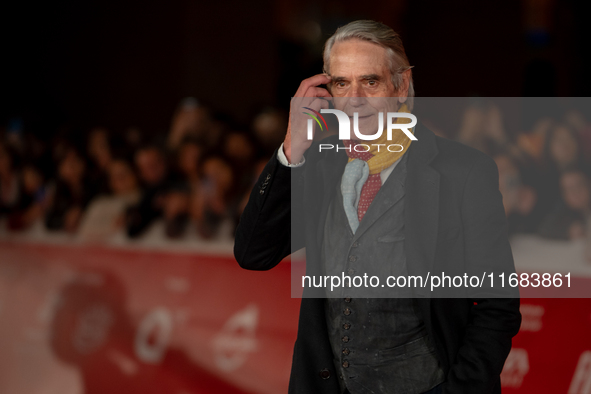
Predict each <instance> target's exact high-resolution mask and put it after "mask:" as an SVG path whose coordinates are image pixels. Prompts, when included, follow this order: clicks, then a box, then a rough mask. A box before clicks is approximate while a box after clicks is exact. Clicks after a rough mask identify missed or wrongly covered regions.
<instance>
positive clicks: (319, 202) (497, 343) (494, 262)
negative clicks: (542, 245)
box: [234, 125, 521, 394]
mask: <svg viewBox="0 0 591 394" xmlns="http://www.w3.org/2000/svg"><path fill="white" fill-rule="evenodd" d="M415 135H416V136H417V138H418V141H415V142H413V143H412V144H411V146H410V148H409V150H408V151H407V153H406V154H407V155H409V157H408V164H407V166H408V173H407V179H406V186H405V187H406V203H405V212H404V217H405V240H404V249H405V253H406V261H407V266H408V269H409V273H411V274H412V273H413V272H427V271H429V270H430V271H431V272H437V271H439V272H440V271H447V272H450V271H454V270H455V271H457V267H464V268H465V270H466V271H470V270H474V271H478V270H479V271H480V272H483V271H486V272H492V271H496V272H499V271H504V272H514V266H513V257H512V253H511V248H510V245H509V241H508V237H507V228H506V219H505V213H504V209H503V205H502V197H501V194H500V192H499V189H498V170H497V167H496V165H495V163H494V161H493V160H492V159H491V158H489V157H488V156H486V155H485V154H483V153H481V152H479V151H477V150H475V149H472V148H469V147H467V146H464V145H462V144H460V143H457V142H454V141H450V140H447V139H444V138H440V137H437V136H435V135H434V134H433V133H432V132H431V131H430V130H428V129H426V128H425V127H423V126H421V125H419V126H417V130H416V132H415ZM327 140H328V141H327ZM327 140H325V141H323V142H324V143H332V144H335V145H336V144H337V143H339V142H338V140H337V139H336V136H333V137H329V138H328V139H327ZM341 146H342V143H341ZM346 162H347V156H346V154H345V152H344V151H342V150H341V151H339V152H336V150H332V151H328V152H327V151H324V152H323V153H318V147H317V145H312V147H311V148H310V149H309V150H308V151H307V152H306V163H305V164H304V165H303V166H302V167H299V168H288V167H285V166H283V165H281V163H279V161H278V160H277V153H275V155H274V156H273V158H271V160H270V161H269V163H268V164H267V165H266V167H265V169H264V170H263V172H262V174H261V176H260V179H259V181H258V183H257V186H256V187H255V188H254V190H253V191H252V193H251V195H250V200H249V202H248V205H247V207H246V209H245V210H244V213H243V214H242V218H241V221H240V224H239V226H238V228H237V232H236V240H235V245H234V255H235V257H236V260H237V261H238V263H239V264H240V266H241V267H243V268H246V269H251V270H268V269H270V268H273V267H274V266H275V265H277V264H278V263H279V262H280V261H281V260H282V259H283V258H284V257H286V256H287V255H289V254H290V253H292V252H293V251H295V250H297V249H300V248H302V247H304V246H305V247H306V261H307V263H306V274H307V275H319V274H321V272H322V271H321V267H320V265H319V264H317V262H319V261H320V250H321V248H320V246H321V243H322V228H323V225H324V222H325V218H326V214H327V210H328V206H329V203H330V200H331V198H332V196H333V195H334V193H331V191H333V190H335V187H336V183H337V182H338V181H339V179H340V177H341V175H342V173H343V170H344V166H345V165H346ZM292 183H293V184H294V186H293V191H292ZM304 208H305V209H304ZM292 228H296V229H303V231H300V230H298V231H297V233H296V234H292V233H291V232H292ZM308 290H309V289H304V292H305V294H304V295H305V296H309V295H310V293H308V294H306V292H307V291H308ZM418 302H419V306H420V310H419V313H420V315H421V318H422V320H423V321H424V323H425V326H426V328H427V332H428V334H429V335H430V337H431V338H432V339H433V341H434V343H435V346H436V349H437V354H438V357H439V359H440V361H441V364H442V367H443V369H444V372H445V374H446V381H445V383H444V385H443V387H444V388H443V392H444V393H470V394H475V393H478V394H486V393H500V392H501V388H500V378H499V375H500V373H501V370H502V368H503V364H504V362H505V359H506V357H507V355H508V353H509V351H510V349H511V339H512V337H513V336H514V335H515V334H517V332H518V330H519V327H520V324H521V314H520V313H519V298H518V295H517V296H516V297H515V298H491V297H487V296H483V295H482V294H478V293H475V294H473V295H471V296H470V297H466V298H428V297H424V298H418ZM324 314H325V309H324V300H323V299H321V298H303V299H302V303H301V309H300V319H299V327H298V336H297V340H296V344H295V348H294V355H293V364H292V371H291V379H290V389H289V392H290V393H298V394H316V393H330V394H332V393H335V394H336V393H338V390H339V389H338V387H339V386H338V383H337V381H336V379H338V376H336V373H335V370H334V366H333V355H332V350H331V347H330V344H329V339H328V334H327V327H326V320H325V316H324Z"/></svg>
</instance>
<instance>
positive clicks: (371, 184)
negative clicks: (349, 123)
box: [343, 140, 382, 222]
mask: <svg viewBox="0 0 591 394" xmlns="http://www.w3.org/2000/svg"><path fill="white" fill-rule="evenodd" d="M343 143H344V144H345V147H346V148H347V149H346V152H347V156H349V158H352V159H359V160H363V161H365V162H367V161H368V160H369V159H371V158H372V157H373V155H372V154H371V153H369V152H364V151H363V150H364V149H363V148H361V149H359V150H360V151H361V152H357V151H356V150H355V145H357V142H356V141H351V140H345V141H343ZM381 187H382V178H381V176H380V173H379V172H378V173H376V174H370V175H369V177H368V178H367V181H365V183H364V184H363V188H362V189H361V195H360V197H359V204H358V205H357V218H358V219H359V222H361V219H363V216H365V213H366V212H367V210H368V209H369V206H370V205H371V203H372V201H373V199H374V198H375V197H376V195H377V194H378V192H379V191H380V188H381Z"/></svg>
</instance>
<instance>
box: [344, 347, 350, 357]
mask: <svg viewBox="0 0 591 394" xmlns="http://www.w3.org/2000/svg"><path fill="white" fill-rule="evenodd" d="M349 353H351V351H350V350H349V348H344V349H343V354H344V355H345V356H348V355H349Z"/></svg>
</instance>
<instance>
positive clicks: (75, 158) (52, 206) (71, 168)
mask: <svg viewBox="0 0 591 394" xmlns="http://www.w3.org/2000/svg"><path fill="white" fill-rule="evenodd" d="M85 173H86V163H85V162H84V159H83V158H82V157H81V156H80V154H79V153H78V151H76V149H74V148H69V149H67V150H66V152H65V154H64V156H63V158H62V159H61V160H60V161H59V164H58V173H57V176H58V177H57V180H56V182H55V185H54V189H53V193H52V194H51V197H50V200H49V201H50V202H49V207H48V212H47V214H46V216H45V225H46V227H47V228H48V229H49V230H65V231H67V232H69V233H74V232H75V231H76V229H77V228H78V224H79V222H80V218H81V217H82V212H83V210H84V208H86V205H87V204H88V202H89V201H90V199H91V197H92V195H93V189H92V187H91V185H90V184H88V182H87V181H86V178H85Z"/></svg>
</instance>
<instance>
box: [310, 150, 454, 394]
mask: <svg viewBox="0 0 591 394" xmlns="http://www.w3.org/2000/svg"><path fill="white" fill-rule="evenodd" d="M405 159H406V158H405V157H403V159H402V160H401V161H400V163H399V164H398V165H397V166H396V168H394V171H393V172H392V173H391V174H390V176H389V177H388V179H387V181H386V182H385V183H384V185H383V186H382V188H381V189H380V191H379V193H378V194H377V196H376V198H375V199H374V201H373V202H372V204H371V206H370V208H369V210H368V211H367V213H366V215H365V216H364V218H363V220H362V221H361V223H360V226H359V228H358V230H357V232H356V234H355V235H353V234H352V232H351V229H350V227H349V224H348V221H347V217H346V214H345V211H344V209H343V198H342V195H341V192H340V182H339V184H338V191H337V193H335V197H334V199H333V201H332V202H331V204H330V207H329V210H328V216H327V219H326V225H325V228H324V242H323V256H322V258H323V264H324V269H325V273H326V275H338V276H342V275H343V272H345V273H346V274H347V275H350V276H352V277H353V276H355V275H363V274H364V273H367V274H368V275H370V276H371V275H379V276H381V280H385V277H386V276H387V275H407V270H406V258H405V253H404V248H403V246H404V245H403V244H404V243H403V242H402V241H403V240H404V181H405V178H406V160H405ZM368 226H369V227H368ZM364 291H366V292H365V293H364ZM392 291H395V290H392ZM367 294H369V293H367V290H364V289H363V287H362V288H354V287H353V288H345V289H339V290H336V291H335V292H333V293H331V294H330V297H331V298H327V302H326V319H327V324H328V332H329V339H330V342H331V346H332V350H333V354H334V356H335V357H334V362H335V367H336V370H337V372H338V373H337V375H339V378H340V379H339V384H340V386H341V392H342V391H344V389H345V388H348V389H349V391H350V392H351V393H352V394H366V393H368V394H369V393H375V394H378V393H381V394H394V393H395V394H418V393H423V392H425V391H428V390H429V389H431V388H432V387H434V386H436V385H437V384H439V383H441V382H443V380H444V376H443V371H442V370H441V368H440V366H439V362H438V360H437V358H436V355H435V350H434V347H433V345H432V343H431V341H430V340H429V338H428V337H427V334H426V331H425V327H424V325H423V322H422V321H421V319H420V318H419V317H418V315H417V313H416V310H415V303H414V300H413V299H411V298H359V297H356V296H361V295H364V296H366V295H367ZM405 294H406V293H405ZM335 297H336V298H335Z"/></svg>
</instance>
